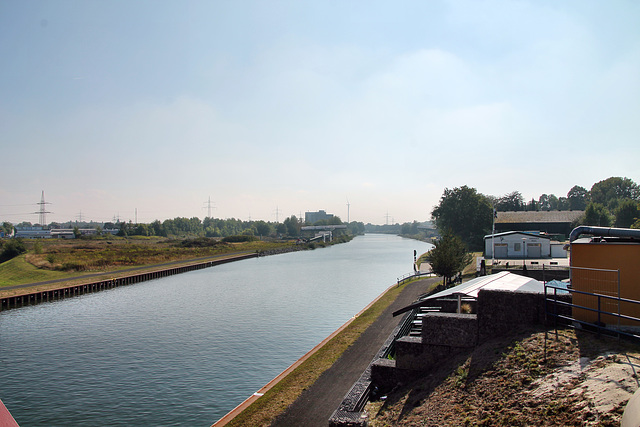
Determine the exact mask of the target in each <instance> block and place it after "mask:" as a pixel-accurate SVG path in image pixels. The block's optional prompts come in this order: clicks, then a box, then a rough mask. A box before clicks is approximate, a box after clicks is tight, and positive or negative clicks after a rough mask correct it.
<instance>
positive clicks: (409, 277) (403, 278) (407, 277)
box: [398, 272, 433, 286]
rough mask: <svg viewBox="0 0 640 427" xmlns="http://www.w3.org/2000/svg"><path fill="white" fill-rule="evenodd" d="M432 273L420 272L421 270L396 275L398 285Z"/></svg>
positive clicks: (430, 275) (429, 275)
mask: <svg viewBox="0 0 640 427" xmlns="http://www.w3.org/2000/svg"><path fill="white" fill-rule="evenodd" d="M432 276H433V273H431V272H429V273H422V272H412V273H407V274H404V275H402V276H400V277H398V286H400V285H402V284H403V283H404V282H408V281H409V280H412V279H415V278H420V277H432Z"/></svg>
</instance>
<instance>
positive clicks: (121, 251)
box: [0, 238, 294, 290]
mask: <svg viewBox="0 0 640 427" xmlns="http://www.w3.org/2000/svg"><path fill="white" fill-rule="evenodd" d="M293 245H294V243H292V242H281V241H270V242H266V241H253V242H242V243H225V242H221V241H215V240H212V239H182V240H177V239H164V238H153V239H148V238H146V239H145V238H137V239H132V238H129V239H125V238H109V239H91V240H37V241H34V240H31V241H25V246H26V247H27V252H26V253H25V254H22V255H20V256H18V257H16V258H13V259H11V260H9V261H6V262H4V263H2V264H0V290H1V289H2V287H6V286H14V285H22V284H28V283H35V282H42V281H47V280H60V279H63V280H64V279H68V280H73V279H74V278H78V277H81V276H84V275H87V274H91V273H109V272H118V271H122V270H125V269H127V268H131V267H140V266H153V265H158V264H162V263H166V262H173V261H185V262H187V261H189V260H193V259H197V258H204V257H217V256H222V255H229V254H234V253H242V252H261V251H271V250H283V249H286V248H289V247H291V246H293Z"/></svg>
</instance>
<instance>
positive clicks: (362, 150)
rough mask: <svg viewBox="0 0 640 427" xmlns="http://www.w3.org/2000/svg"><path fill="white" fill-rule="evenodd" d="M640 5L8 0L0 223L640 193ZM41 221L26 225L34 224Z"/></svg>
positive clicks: (478, 0)
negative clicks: (606, 182)
mask: <svg viewBox="0 0 640 427" xmlns="http://www.w3.org/2000/svg"><path fill="white" fill-rule="evenodd" d="M639 23H640V2H638V1H635V0H633V1H615V0H614V1H588V0H579V1H542V0H539V1H482V0H474V1H400V2H397V1H393V2H392V1H385V2H378V1H343V0H340V1H324V0H323V1H157V0H153V1H140V0H136V1H113V0H110V1H86V0H81V1H62V0H52V1H22V0H20V1H10V0H2V1H1V2H0V58H2V64H1V65H0V147H1V148H2V157H1V160H0V220H10V221H13V222H18V221H22V220H29V221H31V222H37V220H38V216H37V215H29V214H28V213H29V212H35V211H36V210H37V209H38V206H37V205H36V204H35V203H36V202H38V201H39V200H40V193H41V191H42V190H44V191H45V196H46V199H47V201H48V202H51V203H52V204H51V205H48V206H47V208H48V209H49V210H50V211H51V212H53V213H52V214H49V215H48V218H47V219H48V221H59V222H62V221H67V220H74V219H77V218H78V216H79V214H80V213H82V218H83V219H86V220H89V219H93V220H102V221H107V220H111V219H112V218H113V217H114V216H119V217H120V219H122V220H129V219H134V213H135V210H136V209H137V211H138V221H140V222H150V221H153V220H154V219H156V218H157V219H165V218H173V217H176V216H186V217H192V216H198V217H200V218H203V217H205V216H206V214H207V209H206V204H205V202H206V201H207V200H208V198H209V197H211V200H212V202H213V203H214V205H215V207H216V209H215V210H214V211H213V213H214V216H216V217H222V218H230V217H235V218H240V219H243V220H247V219H249V218H252V219H265V220H271V221H274V220H275V219H276V215H275V212H276V208H278V209H279V217H280V220H282V219H284V218H285V217H286V216H289V215H292V214H295V215H299V213H301V212H302V213H303V214H304V212H305V211H314V210H319V209H324V210H326V211H327V212H330V213H333V214H336V215H339V216H340V217H342V219H343V220H346V219H347V206H346V204H347V199H348V200H349V202H350V204H351V209H350V219H351V220H358V221H364V222H372V223H379V224H382V223H384V222H385V214H386V213H387V212H388V214H389V220H391V219H393V220H395V221H396V222H405V221H411V220H414V219H416V220H421V221H422V220H427V219H428V218H429V215H430V211H431V209H432V208H433V206H434V205H435V204H437V203H438V201H439V198H440V196H441V195H442V192H443V189H444V188H445V187H448V188H453V187H458V186H461V185H469V186H472V187H475V188H477V189H478V191H480V192H482V193H485V194H491V195H495V196H501V195H504V194H506V193H508V192H511V191H514V190H519V191H521V192H522V194H523V195H524V197H525V198H527V199H531V198H532V197H535V198H538V196H539V195H540V194H542V193H554V194H556V195H558V196H566V193H567V192H568V190H569V189H570V188H571V187H572V186H574V185H576V184H577V185H581V186H583V187H586V188H587V189H588V188H590V187H591V185H592V184H593V183H595V182H597V181H600V180H602V179H605V178H608V177H610V176H626V177H629V178H631V179H633V180H634V181H636V182H639V181H640V143H639V142H640V25H639ZM23 213H24V214H23Z"/></svg>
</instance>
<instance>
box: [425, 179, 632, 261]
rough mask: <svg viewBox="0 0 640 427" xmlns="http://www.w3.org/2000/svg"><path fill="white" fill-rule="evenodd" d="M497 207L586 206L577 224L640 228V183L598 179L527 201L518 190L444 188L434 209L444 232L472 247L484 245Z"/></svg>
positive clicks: (565, 207) (477, 248)
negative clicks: (486, 192)
mask: <svg viewBox="0 0 640 427" xmlns="http://www.w3.org/2000/svg"><path fill="white" fill-rule="evenodd" d="M494 209H495V210H496V211H540V210H543V211H550V210H584V215H583V216H582V218H580V220H579V222H578V223H577V224H576V225H595V226H606V227H609V226H615V227H622V228H628V227H631V228H640V187H639V186H638V184H637V183H635V182H634V181H633V180H631V179H629V178H626V177H625V178H621V177H611V178H607V179H604V180H602V181H598V182H596V183H595V184H593V185H592V186H591V189H590V190H587V189H586V188H584V187H581V186H579V185H575V186H573V187H572V188H571V189H570V190H569V192H568V193H567V195H566V197H564V196H563V197H557V196H555V195H554V194H542V195H541V196H540V197H539V198H538V200H536V199H532V200H531V201H529V202H526V201H525V200H524V198H523V196H522V194H521V193H520V192H519V191H513V192H511V193H508V194H506V195H504V196H501V197H495V196H490V195H484V194H481V193H479V192H478V191H477V190H476V189H475V188H471V187H467V186H462V187H459V188H454V189H448V188H445V190H444V193H443V195H442V197H441V198H440V202H439V203H438V205H437V206H436V207H434V209H433V210H432V212H431V217H432V220H433V221H434V222H435V224H436V227H437V229H438V231H439V232H440V234H441V235H444V234H445V233H447V232H451V233H453V234H454V235H456V236H458V237H460V239H462V241H463V242H464V243H465V244H466V245H467V246H468V247H469V249H471V250H481V249H482V243H483V242H482V239H483V236H485V235H487V234H489V233H490V232H491V224H492V220H493V219H492V215H493V212H494Z"/></svg>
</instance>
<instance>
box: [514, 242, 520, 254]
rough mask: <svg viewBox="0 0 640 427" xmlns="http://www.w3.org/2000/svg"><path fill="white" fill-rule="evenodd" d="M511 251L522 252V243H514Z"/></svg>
mask: <svg viewBox="0 0 640 427" xmlns="http://www.w3.org/2000/svg"><path fill="white" fill-rule="evenodd" d="M513 250H514V251H516V252H520V251H521V250H522V243H514V244H513Z"/></svg>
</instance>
